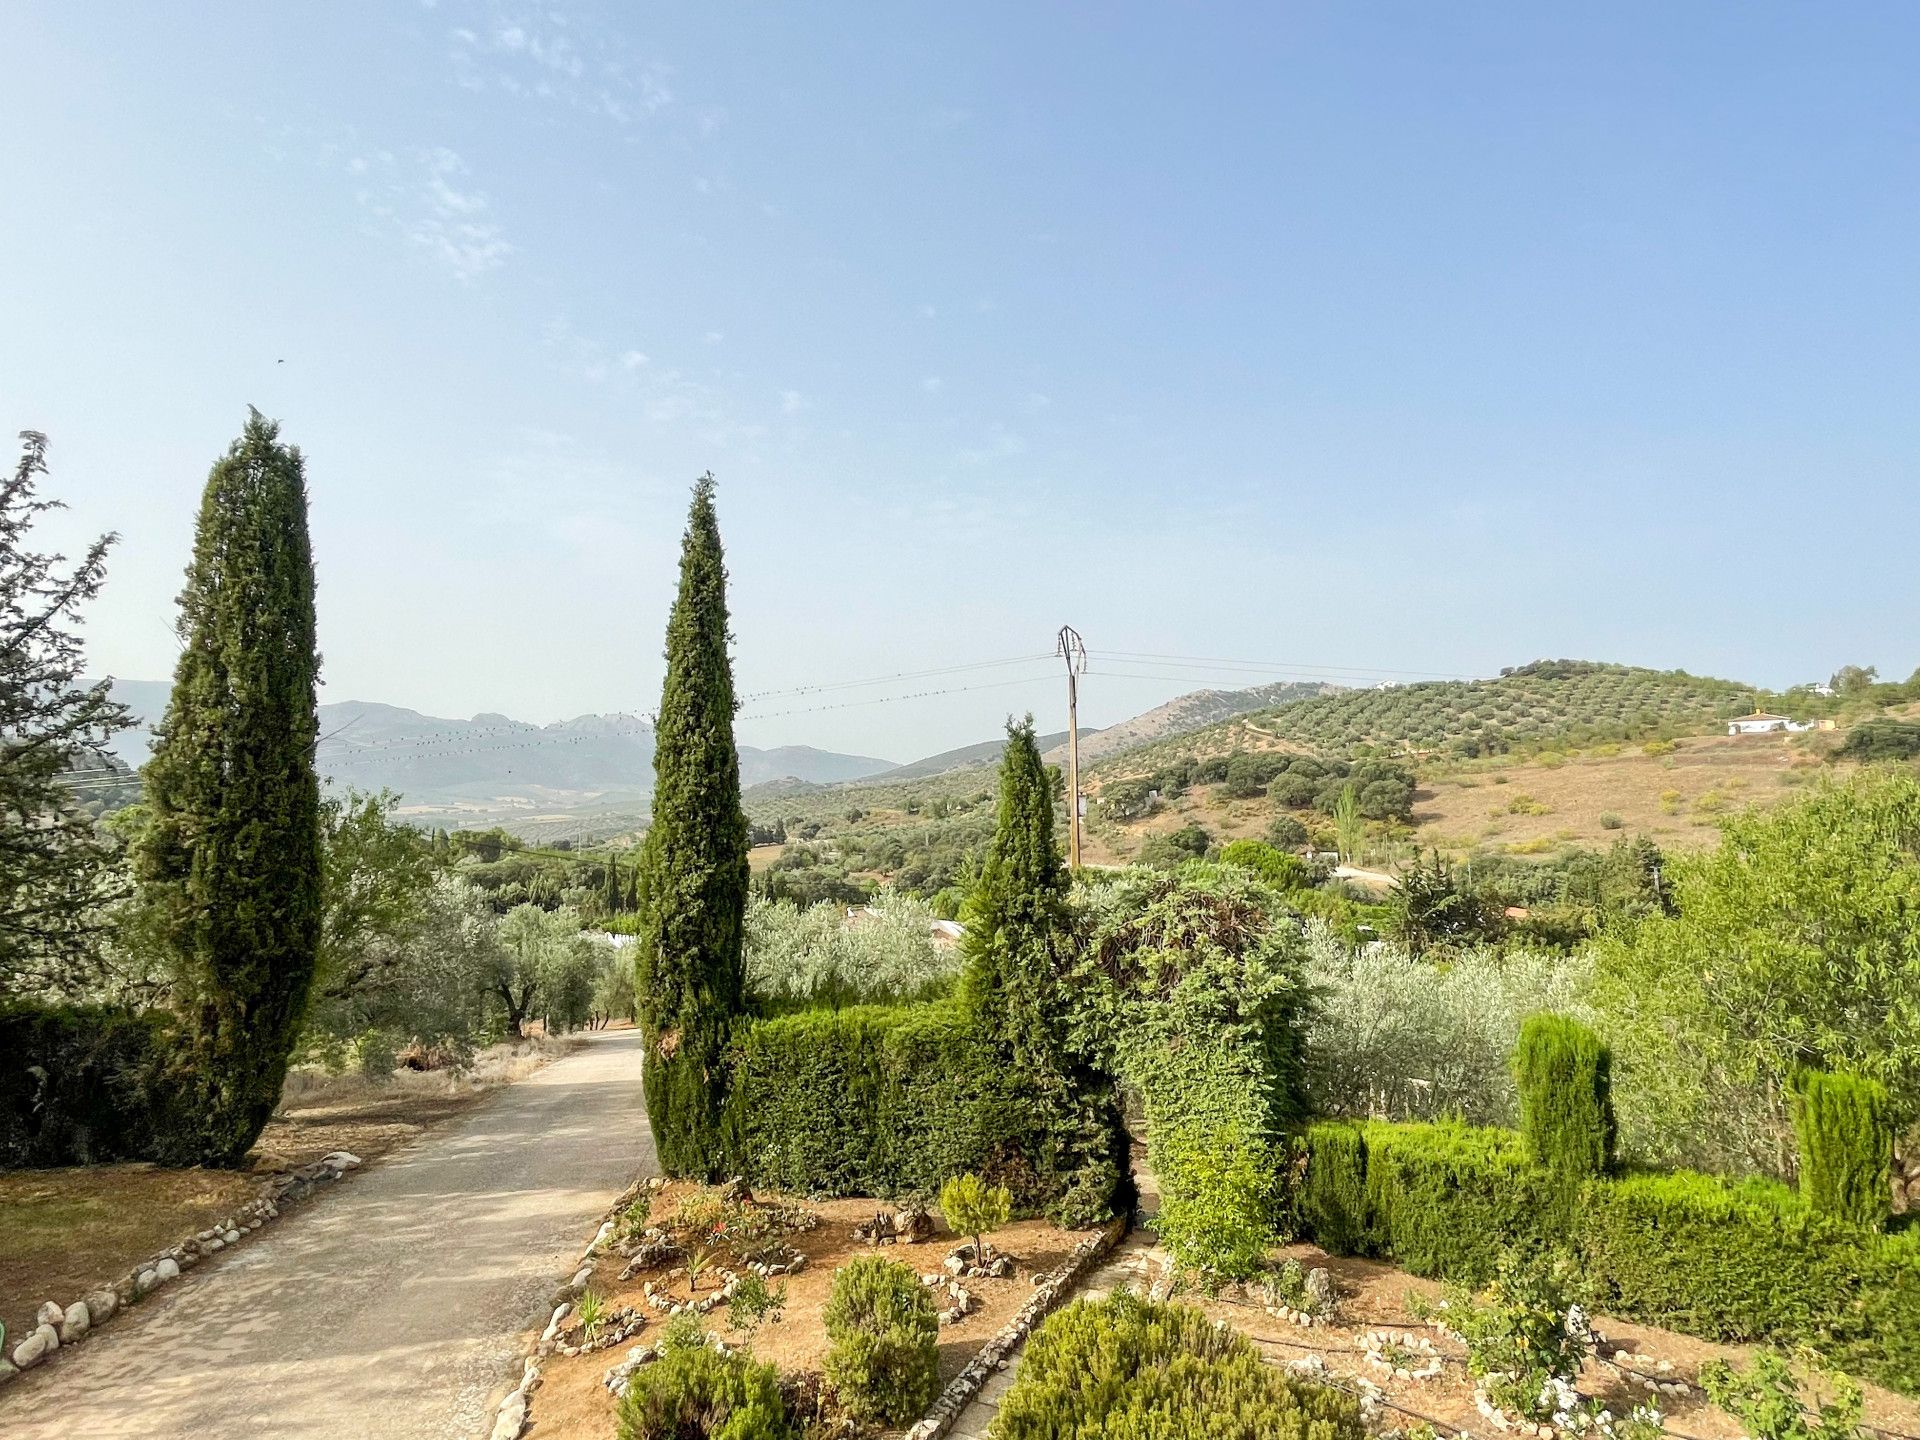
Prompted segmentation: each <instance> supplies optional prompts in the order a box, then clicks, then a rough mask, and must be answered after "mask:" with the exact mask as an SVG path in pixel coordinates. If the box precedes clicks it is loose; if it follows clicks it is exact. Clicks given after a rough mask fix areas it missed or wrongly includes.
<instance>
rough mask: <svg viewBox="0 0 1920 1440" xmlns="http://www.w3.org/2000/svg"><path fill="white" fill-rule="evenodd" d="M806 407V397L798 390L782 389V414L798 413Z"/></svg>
mask: <svg viewBox="0 0 1920 1440" xmlns="http://www.w3.org/2000/svg"><path fill="white" fill-rule="evenodd" d="M806 408H807V401H806V397H805V396H803V395H802V394H801V393H800V392H799V391H798V390H782V391H781V392H780V413H781V414H782V415H798V414H799V413H800V412H801V411H802V410H804V409H806Z"/></svg>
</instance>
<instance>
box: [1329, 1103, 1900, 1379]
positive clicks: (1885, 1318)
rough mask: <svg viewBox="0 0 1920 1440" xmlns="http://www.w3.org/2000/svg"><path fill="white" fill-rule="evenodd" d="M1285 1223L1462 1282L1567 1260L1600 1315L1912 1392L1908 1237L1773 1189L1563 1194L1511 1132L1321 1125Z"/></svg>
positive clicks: (1675, 1180)
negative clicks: (1791, 1356) (1765, 1350)
mask: <svg viewBox="0 0 1920 1440" xmlns="http://www.w3.org/2000/svg"><path fill="white" fill-rule="evenodd" d="M1305 1144H1306V1147H1307V1151H1308V1162H1307V1174H1306V1180H1305V1183H1304V1184H1303V1186H1302V1188H1301V1202H1300V1203H1301V1223H1302V1227H1303V1229H1305V1230H1306V1231H1307V1232H1308V1233H1310V1234H1312V1235H1313V1237H1314V1238H1315V1239H1317V1240H1318V1241H1319V1242H1320V1243H1321V1244H1322V1245H1323V1246H1325V1247H1326V1248H1327V1249H1328V1250H1331V1251H1333V1252H1335V1253H1338V1254H1359V1255H1373V1256H1379V1257H1383V1258H1388V1259H1392V1260H1394V1261H1396V1262H1397V1263H1399V1264H1401V1265H1404V1266H1405V1267H1406V1268H1407V1269H1408V1270H1411V1271H1412V1272H1414V1273H1415V1274H1417V1275H1429V1276H1435V1277H1441V1278H1446V1279H1457V1280H1461V1281H1464V1282H1466V1283H1467V1284H1480V1283H1482V1282H1484V1281H1485V1280H1486V1279H1487V1277H1488V1276H1489V1275H1490V1274H1491V1273H1492V1269H1493V1265H1494V1263H1495V1261H1496V1259H1497V1258H1498V1256H1499V1255H1500V1253H1501V1252H1502V1251H1503V1250H1505V1249H1508V1248H1517V1249H1521V1250H1538V1249H1545V1248H1559V1249H1564V1250H1567V1251H1569V1252H1571V1253H1572V1254H1573V1255H1574V1256H1575V1257H1576V1259H1577V1260H1578V1262H1579V1265H1580V1269H1581V1272H1582V1274H1583V1275H1584V1276H1585V1277H1586V1280H1587V1282H1588V1284H1589V1285H1590V1286H1591V1288H1592V1292H1593V1293H1592V1300H1593V1303H1594V1304H1595V1306H1596V1307H1597V1308H1598V1309H1600V1310H1602V1311H1604V1312H1606V1313H1608V1314H1614V1315H1619V1316H1622V1317H1624V1318H1627V1319H1631V1320H1639V1321H1643V1322H1646V1323H1648V1324H1655V1325H1663V1326H1666V1327H1668V1328H1670V1329H1674V1330H1680V1331H1684V1332H1685V1333H1688V1334H1692V1335H1700V1336H1703V1337H1705V1338H1708V1339H1714V1340H1732V1341H1767V1342H1772V1343H1777V1344H1794V1343H1800V1342H1806V1343H1810V1344H1813V1345H1815V1346H1816V1347H1818V1348H1820V1349H1822V1350H1824V1351H1825V1352H1826V1353H1827V1354H1828V1355H1829V1356H1831V1357H1832V1358H1833V1359H1834V1360H1835V1361H1836V1362H1838V1363H1840V1364H1842V1365H1844V1366H1846V1367H1847V1368H1848V1369H1851V1370H1854V1371H1856V1372H1858V1373H1860V1374H1863V1375H1866V1376H1867V1377H1869V1378H1871V1379H1873V1380H1877V1381H1879V1382H1880V1383H1881V1384H1884V1385H1888V1386H1891V1387H1893V1388H1894V1389H1897V1390H1902V1391H1905V1392H1906V1393H1908V1394H1920V1231H1913V1230H1910V1231H1908V1232H1906V1233H1904V1234H1902V1235H1899V1236H1894V1237H1887V1236H1882V1235H1878V1234H1876V1233H1875V1232H1873V1231H1872V1230H1870V1229H1866V1228H1864V1227H1862V1226H1858V1225H1851V1224H1848V1223H1845V1222H1843V1221H1839V1220H1834V1219H1830V1218H1827V1217H1824V1216H1820V1215H1817V1214H1814V1213H1812V1212H1811V1211H1809V1210H1808V1209H1807V1207H1806V1206H1805V1205H1804V1204H1803V1203H1802V1202H1801V1201H1800V1200H1799V1198H1798V1197H1797V1196H1796V1195H1795V1194H1794V1193H1793V1192H1792V1191H1791V1190H1789V1189H1787V1188H1786V1187H1785V1186H1781V1185H1776V1184H1772V1183H1768V1182H1760V1181H1747V1182H1743V1183H1739V1184H1735V1183H1731V1182H1728V1181H1723V1180H1719V1179H1716V1178H1714V1177H1712V1176H1707V1175H1695V1174H1686V1173H1682V1174H1672V1175H1629V1176H1625V1177H1622V1178H1620V1179H1614V1180H1608V1179H1595V1180H1590V1181H1588V1182H1587V1183H1586V1184H1585V1185H1584V1186H1582V1187H1581V1188H1580V1189H1579V1190H1578V1191H1576V1192H1571V1194H1570V1193H1569V1192H1567V1191H1566V1189H1565V1187H1564V1186H1563V1185H1560V1184H1558V1183H1556V1181H1555V1180H1554V1178H1553V1177H1552V1176H1551V1175H1550V1174H1549V1173H1548V1172H1546V1171H1543V1170H1541V1169H1539V1168H1537V1167H1535V1166H1533V1165H1532V1164H1531V1163H1530V1162H1529V1161H1528V1158H1527V1154H1526V1149H1525V1146H1524V1144H1523V1142H1522V1141H1521V1140H1520V1137H1519V1136H1518V1135H1515V1134H1513V1133H1511V1132H1509V1131H1504V1130H1476V1129H1470V1128H1468V1127H1465V1126H1453V1125H1392V1124H1384V1123H1378V1122H1367V1123H1361V1124H1351V1123H1346V1122H1325V1123H1322V1124H1318V1125H1315V1126H1313V1127H1311V1128H1310V1129H1309V1130H1308V1131H1307V1132H1306V1137H1305Z"/></svg>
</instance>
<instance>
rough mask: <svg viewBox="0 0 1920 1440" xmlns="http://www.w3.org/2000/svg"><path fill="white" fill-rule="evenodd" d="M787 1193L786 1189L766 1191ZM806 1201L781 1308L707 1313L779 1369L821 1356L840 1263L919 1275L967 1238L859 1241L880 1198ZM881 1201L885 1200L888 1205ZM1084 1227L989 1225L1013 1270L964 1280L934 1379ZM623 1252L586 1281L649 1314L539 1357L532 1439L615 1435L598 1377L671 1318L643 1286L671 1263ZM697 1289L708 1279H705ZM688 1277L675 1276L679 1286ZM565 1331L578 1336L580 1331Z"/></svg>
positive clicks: (608, 1398)
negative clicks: (968, 1308)
mask: <svg viewBox="0 0 1920 1440" xmlns="http://www.w3.org/2000/svg"><path fill="white" fill-rule="evenodd" d="M691 1188H693V1187H690V1186H687V1185H685V1184H681V1183H675V1184H673V1185H669V1186H668V1187H667V1188H666V1189H664V1190H660V1191H657V1192H655V1193H654V1197H653V1215H654V1217H655V1219H656V1220H658V1219H659V1218H660V1217H662V1216H664V1215H666V1214H668V1213H669V1212H670V1211H671V1210H672V1208H673V1204H674V1202H675V1200H676V1198H677V1197H678V1196H679V1195H681V1194H684V1193H686V1192H687V1191H688V1190H689V1189H691ZM762 1198H784V1197H762ZM802 1203H805V1204H806V1206H807V1208H808V1209H809V1210H812V1211H813V1212H814V1213H815V1214H817V1215H818V1216H819V1217H820V1223H819V1225H818V1226H816V1227H815V1228H814V1229H812V1230H808V1231H804V1232H803V1233H801V1234H799V1235H794V1236H791V1237H788V1238H787V1240H786V1243H787V1244H789V1245H791V1246H792V1247H793V1248H794V1249H796V1250H798V1251H800V1252H801V1253H802V1254H804V1255H805V1256H806V1257H807V1264H806V1268H805V1269H803V1270H802V1271H801V1272H800V1273H799V1274H798V1275H787V1276H782V1277H779V1278H777V1279H775V1280H772V1281H770V1282H768V1283H769V1286H770V1287H778V1286H779V1285H781V1284H784V1285H785V1286H786V1287H787V1303H786V1309H785V1312H784V1313H783V1314H782V1315H781V1317H780V1318H779V1319H777V1320H769V1321H767V1322H766V1323H765V1324H763V1325H762V1326H761V1327H760V1329H759V1331H758V1333H757V1334H755V1335H754V1336H752V1337H751V1339H749V1338H748V1337H747V1336H746V1335H744V1334H742V1333H741V1332H739V1331H735V1330H732V1329H730V1328H729V1327H728V1320H727V1311H726V1307H725V1306H721V1307H719V1308H717V1309H715V1310H714V1311H712V1312H711V1313H710V1314H709V1315H707V1316H706V1317H705V1322H704V1323H705V1325H706V1327H707V1329H708V1330H709V1331H711V1332H713V1333H715V1334H718V1335H719V1336H721V1338H723V1339H725V1340H726V1341H727V1342H728V1343H729V1344H730V1345H740V1344H744V1345H745V1346H746V1347H747V1348H748V1349H750V1350H751V1351H752V1352H753V1354H754V1356H755V1358H756V1359H760V1360H765V1361H769V1362H771V1363H772V1364H774V1365H777V1366H778V1367H779V1368H780V1369H781V1370H783V1371H787V1370H818V1369H819V1368H820V1365H821V1363H822V1362H823V1361H824V1360H825V1358H826V1353H827V1336H826V1330H825V1328H824V1327H823V1326H822V1324H821V1320H820V1313H821V1310H822V1309H823V1307H824V1306H825V1305H826V1301H827V1294H828V1292H829V1291H830V1290H831V1289H832V1287H833V1272H834V1270H835V1269H836V1268H838V1267H839V1266H841V1265H844V1264H846V1263H847V1261H849V1260H851V1259H853V1258H854V1257H856V1256H859V1255H884V1256H887V1257H888V1258H890V1259H896V1260H899V1261H901V1262H902V1263H903V1264H905V1265H908V1266H910V1267H911V1268H912V1269H913V1270H914V1272H915V1273H916V1274H921V1275H925V1274H930V1273H932V1272H933V1271H935V1270H938V1269H939V1268H940V1263H941V1261H942V1260H944V1259H945V1258H946V1256H947V1253H948V1252H949V1251H950V1250H952V1249H953V1248H954V1246H955V1245H957V1244H959V1243H961V1240H963V1239H964V1238H965V1237H959V1236H954V1235H951V1234H949V1233H948V1232H947V1230H946V1228H945V1226H944V1225H942V1224H941V1223H940V1219H939V1216H938V1215H937V1214H936V1215H935V1217H934V1225H935V1234H934V1236H933V1238H932V1239H929V1240H924V1241H922V1242H921V1243H920V1244H918V1245H900V1244H895V1245H880V1246H873V1245H865V1244H861V1243H860V1242H859V1241H856V1240H855V1239H854V1238H853V1231H854V1227H855V1226H857V1225H861V1224H864V1223H866V1222H867V1221H869V1220H871V1219H873V1216H874V1212H875V1211H877V1210H880V1209H882V1208H883V1206H882V1203H881V1202H880V1201H877V1200H861V1199H854V1200H817V1201H806V1202H802ZM885 1208H891V1207H890V1206H889V1207H885ZM1089 1233H1091V1232H1088V1231H1070V1230H1062V1229H1059V1228H1058V1227H1056V1226H1054V1225H1050V1224H1048V1223H1047V1222H1046V1221H1044V1220H1021V1221H1016V1222H1015V1223H1013V1224H1011V1225H1008V1226H1006V1227H1005V1228H1004V1229H1001V1230H997V1231H995V1232H994V1233H993V1234H992V1235H991V1236H990V1237H988V1244H989V1245H990V1246H991V1247H992V1249H993V1250H994V1252H995V1253H997V1254H1003V1255H1008V1256H1011V1257H1012V1258H1013V1261H1014V1273H1013V1275H1012V1276H1011V1277H1009V1278H1008V1279H1005V1280H993V1279H978V1280H966V1281H963V1282H962V1283H963V1284H964V1285H965V1286H966V1287H967V1288H968V1289H969V1290H971V1291H972V1292H973V1293H974V1294H975V1295H976V1296H978V1297H979V1299H980V1302H981V1303H980V1307H979V1308H978V1309H977V1310H975V1311H974V1312H973V1313H972V1314H971V1315H968V1316H967V1317H966V1318H965V1319H964V1320H962V1321H961V1322H960V1323H958V1324H956V1325H942V1326H941V1327H940V1341H939V1344H940V1380H941V1383H942V1384H945V1383H946V1382H947V1381H949V1380H951V1379H952V1378H953V1377H954V1376H955V1375H957V1374H959V1373H960V1370H961V1367H963V1366H964V1365H965V1364H966V1363H967V1361H968V1360H969V1359H970V1358H971V1357H972V1356H973V1353H974V1352H975V1351H976V1350H978V1349H979V1348H980V1346H981V1345H983V1344H985V1343H986V1341H987V1340H988V1339H990V1338H991V1337H992V1336H993V1335H994V1334H995V1333H996V1332H997V1331H999V1329H1000V1328H1001V1327H1002V1326H1003V1325H1005V1324H1006V1323H1007V1322H1008V1321H1009V1320H1011V1319H1012V1318H1013V1316H1014V1312H1015V1311H1017V1310H1018V1309H1019V1308H1020V1306H1021V1305H1022V1304H1024V1303H1025V1302H1026V1301H1027V1300H1028V1299H1029V1298H1030V1297H1031V1296H1032V1294H1033V1277H1034V1276H1035V1275H1036V1274H1038V1273H1040V1272H1042V1271H1046V1270H1051V1269H1052V1268H1054V1267H1055V1266H1056V1265H1058V1264H1060V1263H1061V1262H1062V1261H1063V1260H1065V1259H1066V1258H1067V1254H1068V1252H1069V1251H1071V1250H1072V1249H1073V1247H1074V1246H1075V1245H1076V1244H1078V1243H1079V1242H1080V1241H1082V1240H1084V1239H1085V1238H1086V1237H1087V1235H1088V1234H1089ZM626 1263H627V1262H626V1259H625V1257H623V1256H621V1255H619V1254H617V1253H613V1252H609V1253H608V1254H607V1255H605V1256H603V1257H602V1258H601V1259H600V1261H599V1262H598V1263H597V1264H596V1265H595V1267H594V1278H593V1281H592V1284H591V1287H590V1288H591V1289H592V1290H593V1291H594V1292H595V1293H596V1294H598V1295H600V1296H601V1297H602V1298H603V1299H604V1300H605V1301H606V1302H607V1304H608V1306H609V1307H613V1306H620V1305H630V1306H632V1307H633V1308H634V1309H636V1310H638V1311H640V1312H642V1313H643V1314H645V1315H647V1316H648V1317H649V1318H648V1320H647V1324H646V1328H645V1329H643V1330H642V1331H641V1332H640V1333H639V1334H638V1335H636V1336H634V1337H633V1338H632V1339H630V1340H627V1341H624V1342H622V1343H620V1344H617V1345H612V1346H609V1347H608V1348H607V1349H604V1350H597V1351H595V1352H593V1353H592V1354H590V1355H577V1356H569V1355H553V1356H550V1357H549V1358H548V1359H547V1360H546V1361H545V1362H543V1363H544V1368H543V1370H542V1378H541V1382H540V1388H539V1389H538V1390H536V1391H535V1392H534V1395H533V1404H532V1407H531V1413H532V1416H533V1424H532V1426H531V1427H530V1429H529V1430H528V1432H527V1433H528V1434H529V1435H530V1436H535V1437H538V1440H556V1437H577V1440H606V1437H608V1436H610V1435H612V1434H613V1430H614V1419H613V1417H614V1412H615V1409H616V1402H615V1400H614V1397H613V1396H612V1395H609V1394H608V1393H607V1391H606V1388H605V1386H603V1385H602V1383H601V1380H602V1377H603V1376H604V1375H605V1374H606V1372H607V1369H608V1368H609V1367H610V1366H612V1365H613V1364H615V1363H616V1362H617V1361H619V1360H621V1359H624V1358H625V1356H626V1354H627V1352H628V1351H629V1350H630V1349H632V1348H633V1347H634V1346H636V1345H650V1344H653V1343H654V1342H656V1341H657V1340H658V1339H659V1337H660V1332H661V1330H662V1329H663V1328H664V1327H665V1326H666V1323H667V1318H666V1317H665V1316H664V1315H662V1314H660V1313H659V1312H658V1311H654V1310H650V1309H648V1308H647V1303H646V1300H645V1299H644V1298H643V1296H642V1294H641V1287H642V1286H643V1285H644V1284H645V1282H646V1281H648V1280H652V1281H653V1282H654V1283H655V1285H656V1286H658V1285H660V1284H661V1283H662V1277H663V1276H664V1274H665V1272H666V1270H667V1269H670V1268H671V1267H662V1268H661V1269H659V1270H650V1271H647V1272H645V1273H643V1274H639V1275H636V1276H634V1277H633V1279H631V1280H629V1281H626V1282H622V1281H620V1280H619V1278H618V1276H619V1274H620V1271H621V1269H622V1268H623V1267H624V1266H625V1265H626ZM720 1263H721V1264H724V1265H726V1266H727V1267H728V1268H730V1269H733V1270H743V1269H744V1267H743V1266H741V1265H739V1264H738V1263H736V1262H735V1261H734V1260H732V1259H731V1258H722V1259H721V1261H720ZM701 1284H702V1288H703V1289H705V1288H706V1285H707V1282H706V1281H705V1280H704V1279H703V1280H702V1282H701ZM684 1285H685V1280H684V1279H682V1280H680V1281H679V1282H678V1285H676V1287H675V1288H676V1289H679V1288H683V1287H684ZM567 1338H575V1339H577V1333H576V1334H573V1335H570V1336H568V1337H567Z"/></svg>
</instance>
